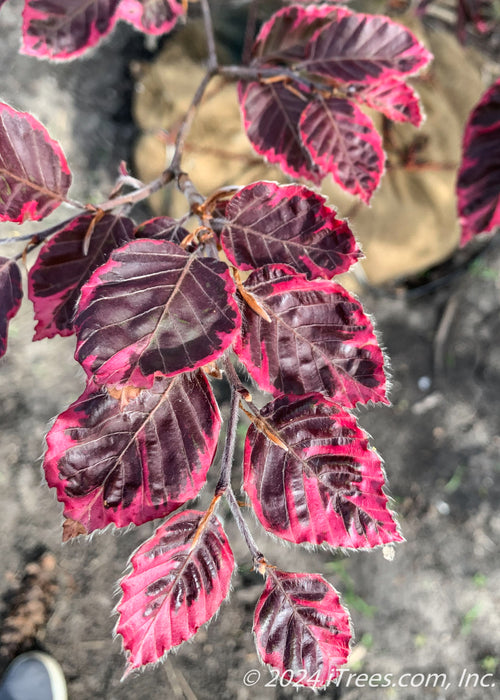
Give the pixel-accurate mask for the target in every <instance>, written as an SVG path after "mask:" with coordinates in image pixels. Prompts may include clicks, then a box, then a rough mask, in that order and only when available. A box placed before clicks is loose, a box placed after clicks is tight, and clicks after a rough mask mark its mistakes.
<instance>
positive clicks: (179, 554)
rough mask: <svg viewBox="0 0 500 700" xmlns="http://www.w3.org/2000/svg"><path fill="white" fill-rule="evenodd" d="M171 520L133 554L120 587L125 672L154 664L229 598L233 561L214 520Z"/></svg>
mask: <svg viewBox="0 0 500 700" xmlns="http://www.w3.org/2000/svg"><path fill="white" fill-rule="evenodd" d="M207 515H208V513H207V514H205V513H201V512H199V511H195V510H186V511H184V512H182V513H179V514H178V515H174V516H172V517H171V518H169V519H168V520H167V522H166V523H164V524H163V525H161V526H160V527H159V528H158V529H157V530H156V532H155V533H154V535H153V537H151V538H150V539H149V540H147V541H146V542H145V543H144V544H143V545H141V546H140V547H139V549H138V550H137V551H136V552H135V554H134V555H133V556H132V559H131V565H132V571H131V573H129V574H128V575H127V576H125V577H124V578H123V579H122V580H121V582H120V586H121V588H122V590H123V596H122V599H121V601H120V603H119V605H118V612H119V613H120V619H119V622H118V625H117V627H116V632H117V634H121V636H122V637H123V647H124V649H125V650H126V652H127V665H128V668H127V672H126V673H129V672H130V671H131V670H132V669H134V668H139V667H140V666H144V665H145V664H150V663H154V662H155V661H158V660H159V659H160V658H161V657H162V656H163V655H164V654H165V653H166V652H168V651H170V649H172V648H173V647H176V646H178V645H179V644H182V642H185V641H186V640H188V639H190V638H191V637H192V636H193V635H194V634H196V632H197V631H198V629H199V628H200V627H201V626H202V625H204V624H205V623H206V622H208V621H209V620H210V619H211V618H212V617H213V615H214V614H215V613H216V612H217V610H218V609H219V607H220V605H221V603H222V602H223V600H224V598H225V597H226V596H227V594H228V593H229V587H230V583H231V575H232V573H233V569H234V557H233V553H232V551H231V548H230V546H229V542H228V541H227V537H226V534H225V532H224V530H223V529H222V526H221V524H220V523H219V521H218V520H217V518H216V517H215V516H213V515H212V516H209V517H206V516H207Z"/></svg>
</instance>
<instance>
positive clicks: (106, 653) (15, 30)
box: [0, 0, 500, 700]
mask: <svg viewBox="0 0 500 700" xmlns="http://www.w3.org/2000/svg"><path fill="white" fill-rule="evenodd" d="M20 5H21V3H20V2H19V1H18V0H12V2H9V3H7V4H6V5H5V6H4V7H3V8H2V11H1V14H0V26H1V27H2V29H1V35H2V43H1V47H0V62H1V63H0V64H1V65H2V66H3V67H6V66H9V68H8V70H7V69H6V68H4V70H3V71H2V77H1V78H0V96H1V98H2V99H4V100H6V101H9V102H11V103H12V104H13V105H14V106H15V107H17V108H18V109H27V110H30V111H33V112H34V113H35V114H36V115H37V116H38V117H39V118H40V119H42V120H43V121H44V123H45V124H46V126H47V127H48V128H49V131H50V132H51V134H52V135H53V136H54V137H55V138H58V139H59V140H60V141H61V142H62V144H63V146H64V148H65V150H66V152H67V155H68V160H69V162H70V166H71V168H72V170H73V172H74V174H75V183H78V182H79V184H76V185H75V188H74V190H73V194H74V196H75V198H79V199H88V198H90V197H92V196H94V194H95V192H96V191H98V190H100V191H101V192H105V191H106V188H109V186H110V184H111V183H112V180H113V177H114V172H116V164H117V163H118V162H119V160H120V159H121V158H127V156H128V153H129V146H130V140H131V138H132V136H133V127H132V126H131V124H130V122H129V119H128V113H127V107H126V104H127V94H126V93H127V90H130V88H131V83H130V80H129V78H128V77H127V71H126V66H127V61H128V60H129V58H130V56H131V55H132V54H133V53H134V51H137V52H140V51H142V48H141V47H142V43H141V42H142V40H139V39H138V36H137V35H136V34H135V33H134V32H133V31H132V30H130V29H129V28H127V27H125V26H122V27H119V28H118V31H117V32H115V35H114V36H113V39H112V40H111V41H109V42H107V43H106V44H105V45H103V46H102V47H101V48H100V49H99V50H98V52H96V53H95V54H94V55H93V57H91V58H90V59H87V60H86V61H85V62H78V63H77V62H75V63H72V64H70V65H65V66H53V65H48V64H45V63H40V64H39V63H37V62H35V61H33V60H31V59H28V58H26V57H20V56H17V55H16V51H17V46H18V43H19V41H18V37H19V26H20V18H19V9H20ZM103 62H104V63H103ZM102 65H106V71H105V72H103V71H102V68H101V67H100V66H102ZM19 76H24V80H23V79H22V78H20V77H19ZM96 76H98V77H99V79H97V77H96ZM20 80H22V87H23V89H22V90H20V89H19V85H20ZM117 86H119V87H120V89H118V87H117ZM122 88H123V89H122ZM124 94H125V96H124ZM66 215H67V213H63V214H61V215H60V216H61V218H62V217H64V216H66ZM12 229H13V227H12V226H10V225H2V227H1V235H2V236H5V235H6V234H7V233H9V232H10V231H11V230H12ZM436 235H438V233H437V234H436ZM6 250H7V249H6ZM17 250H19V248H18V247H17V248H16V251H17ZM451 269H452V270H453V274H449V275H448V276H444V277H438V278H432V280H431V281H429V283H428V284H426V285H425V284H424V285H422V284H419V285H418V286H416V287H413V288H411V289H409V288H408V285H406V286H401V287H400V288H398V289H397V288H395V287H392V288H389V289H386V290H380V289H378V290H367V291H366V293H365V294H364V295H363V302H364V304H365V306H366V308H367V309H368V310H369V311H370V313H371V314H373V316H374V317H375V318H376V321H377V328H378V330H379V333H380V337H381V339H382V341H383V344H384V345H385V347H386V350H387V355H388V356H389V357H390V359H391V365H392V369H391V373H392V380H393V387H392V391H391V399H392V406H391V407H390V408H387V407H384V408H379V407H377V408H370V409H367V410H363V411H362V412H361V416H360V422H361V424H362V425H363V427H365V429H367V430H368V432H369V433H370V434H371V435H372V437H373V443H374V445H376V447H377V449H378V451H379V452H380V453H381V454H382V455H383V457H384V459H385V464H386V471H387V475H388V480H389V491H390V494H391V496H392V498H393V499H394V508H395V510H396V511H397V512H398V514H399V520H400V524H401V528H402V531H403V533H404V536H405V538H406V542H405V543H404V544H402V545H400V546H398V547H397V548H396V552H395V558H394V560H393V561H387V560H386V559H384V557H383V556H382V552H381V551H379V550H377V551H374V552H359V553H353V554H351V555H350V556H348V557H347V556H346V557H344V556H343V555H342V554H338V555H333V554H332V553H331V552H328V551H323V550H320V551H316V552H313V551H306V550H304V549H302V548H291V547H282V546H281V545H280V544H278V543H277V542H276V541H275V540H271V539H269V538H267V537H266V535H265V534H264V532H263V530H262V529H261V528H260V527H259V526H258V525H257V524H256V523H255V521H254V520H252V521H251V524H252V528H253V531H254V533H255V536H256V538H257V540H258V543H259V545H260V546H261V548H262V549H263V551H265V552H266V556H267V557H268V559H270V560H271V561H273V562H274V563H275V564H277V565H278V566H281V567H283V568H287V569H290V570H296V571H318V572H322V573H324V574H325V575H326V576H327V578H328V579H329V580H330V581H331V582H332V584H333V585H335V586H336V588H337V589H338V590H339V591H340V592H341V593H342V595H343V599H344V602H345V603H346V604H347V605H348V606H349V608H350V612H351V616H352V622H353V626H354V629H355V633H356V642H355V646H354V650H353V654H352V657H351V660H350V664H349V668H350V669H351V672H352V673H353V674H358V675H352V676H351V678H348V677H346V676H345V677H344V678H343V680H342V681H341V682H340V684H339V686H338V687H330V688H329V689H327V690H326V691H323V692H322V693H320V695H323V696H324V697H331V698H340V697H342V698H348V699H349V700H355V699H358V698H364V699H368V700H379V699H380V700H385V699H388V700H392V699H393V698H394V699H397V700H411V699H413V698H415V699H416V698H439V699H441V698H446V699H448V698H449V699H451V698H464V699H467V700H468V699H470V700H477V699H479V698H480V699H481V700H482V699H483V698H484V699H488V700H489V699H490V698H491V699H493V698H497V697H499V692H498V690H499V687H500V679H499V678H498V666H499V661H500V593H499V591H500V570H499V566H498V541H499V538H500V514H499V512H498V504H499V503H500V485H499V477H500V426H499V416H500V349H499V347H500V343H499V340H500V321H499V319H500V239H498V238H497V239H496V240H495V239H493V241H492V242H491V244H490V245H489V246H488V247H487V248H486V249H485V250H484V251H483V252H482V253H481V254H480V255H479V256H478V257H477V258H476V259H475V261H474V262H473V263H472V264H468V265H462V264H461V263H460V259H459V258H458V257H457V258H456V259H455V260H454V261H452V262H451ZM429 279H430V278H429ZM420 282H422V280H420ZM32 332H33V319H32V315H31V309H30V304H29V303H26V304H25V305H24V307H23V309H22V310H21V312H20V314H19V316H18V317H17V318H16V319H15V320H14V322H13V323H12V327H11V333H10V339H9V350H8V353H7V355H6V356H5V357H4V358H3V359H2V360H1V361H0V396H1V402H0V455H1V461H0V512H1V513H2V525H1V532H2V537H1V541H0V596H3V598H2V600H3V604H2V605H1V607H0V614H1V615H2V617H3V620H4V626H5V624H6V622H5V621H6V619H7V618H8V615H9V613H11V612H12V601H13V597H15V594H16V591H18V588H19V582H20V581H21V579H22V577H23V575H24V574H25V572H26V567H28V571H30V570H32V569H30V563H32V562H33V561H37V560H38V559H39V557H40V555H41V554H42V553H44V552H45V553H47V552H48V553H50V554H51V555H52V557H53V558H54V559H53V560H51V561H53V562H54V563H55V568H54V571H53V576H54V583H55V587H54V588H52V589H51V591H50V594H49V595H48V596H47V598H48V599H50V600H48V601H46V606H47V608H48V610H49V611H50V615H49V616H48V620H47V622H46V624H44V625H43V626H42V627H41V629H40V630H39V632H38V634H37V636H36V640H35V641H34V642H33V643H34V645H35V646H38V647H40V648H43V649H46V650H47V651H49V652H50V653H51V654H53V655H54V656H55V657H56V658H57V659H58V660H59V661H60V663H61V664H62V666H63V669H64V671H65V674H66V677H67V681H68V688H69V697H70V698H71V700H90V699H94V698H95V699H96V700H101V699H103V700H104V699H105V700H132V699H134V700H135V699H137V698H139V699H142V698H144V699H146V698H147V699H149V700H160V699H161V698H186V699H188V700H192V699H193V698H198V699H199V700H205V699H207V700H208V699H212V698H214V697H217V698H221V699H228V700H233V699H236V700H246V699H247V698H259V699H260V698H262V699H263V700H268V699H269V700H270V699H278V698H288V697H300V698H302V697H304V698H306V697H311V693H310V692H308V691H303V690H301V691H296V690H294V689H291V688H282V687H281V686H280V683H279V681H278V682H276V680H275V679H274V677H273V675H272V674H271V673H270V672H269V671H268V670H267V669H265V668H264V667H262V666H261V665H260V664H259V662H258V660H257V656H256V653H255V648H254V642H253V637H252V632H251V626H252V614H253V608H254V605H255V601H256V599H257V598H258V596H259V593H260V591H261V588H262V580H261V578H260V576H259V575H258V574H256V573H254V572H252V570H251V565H250V560H249V557H248V555H247V552H246V549H245V547H244V544H243V543H242V542H241V540H240V538H239V536H238V533H237V532H236V530H235V527H234V524H233V522H232V521H231V519H230V516H229V515H228V516H227V519H226V523H227V529H228V531H229V534H230V536H231V540H232V543H234V551H235V555H236V557H237V560H238V569H237V571H236V572H235V575H234V578H233V591H232V594H231V597H230V599H229V601H228V602H227V603H225V604H224V605H223V607H222V609H221V611H220V614H219V615H218V617H217V619H216V620H214V621H212V623H211V624H210V625H209V627H207V628H205V629H203V630H201V631H200V632H199V633H198V635H197V636H196V638H195V640H194V641H193V642H192V643H191V644H187V645H184V646H183V647H182V648H181V649H180V650H179V652H178V653H177V654H174V655H170V656H169V657H168V658H167V660H166V661H165V663H163V664H161V665H159V666H157V667H156V668H152V669H148V670H146V671H145V672H144V673H142V674H138V675H136V676H133V677H130V678H128V679H127V680H126V681H124V682H120V677H121V675H122V672H123V669H124V661H123V656H122V652H121V648H120V641H119V639H114V640H113V638H112V630H113V627H114V624H115V621H116V618H115V617H114V615H113V607H114V605H115V604H116V602H117V597H116V595H115V593H114V592H115V589H116V582H117V580H118V579H119V578H120V576H121V575H122V574H123V572H124V569H125V567H126V563H127V560H128V557H129V555H130V553H131V552H132V551H133V550H134V549H135V548H136V547H137V546H138V545H139V544H140V543H141V542H142V541H143V540H144V539H146V537H148V536H149V534H150V533H152V532H153V530H154V524H148V525H145V526H143V527H141V528H132V529H130V530H128V531H126V532H116V531H114V532H113V531H109V530H108V531H106V532H104V533H102V534H99V535H96V536H94V537H92V538H91V539H90V540H89V541H82V540H81V539H80V540H77V541H72V542H70V543H68V544H66V545H64V546H62V545H61V543H60V540H61V522H62V508H61V505H60V504H59V503H58V502H57V501H56V499H55V496H54V494H53V493H52V492H50V491H49V489H48V488H47V486H46V485H45V484H44V483H43V482H42V478H41V470H40V455H41V453H42V452H43V449H44V434H45V432H46V430H47V428H48V425H49V421H50V419H51V418H52V417H53V416H55V415H56V414H57V413H59V412H60V411H61V410H63V409H64V408H65V407H66V406H67V405H68V403H70V402H71V401H72V400H74V398H75V397H77V396H78V395H79V393H80V391H81V389H82V387H83V377H82V374H81V372H80V371H79V369H78V367H77V365H76V364H75V362H74V361H73V360H72V354H73V347H74V340H73V339H72V338H69V339H54V340H52V341H42V342H39V343H36V344H32V343H31V342H30V339H31V335H32ZM207 492H208V493H209V489H206V491H205V496H204V497H206V495H207ZM222 515H224V513H222ZM35 588H36V585H35ZM30 595H33V596H34V597H35V598H36V596H37V595H39V598H40V596H41V594H40V592H39V591H38V594H37V591H36V590H35V592H34V593H32V594H29V593H28V598H29V596H30ZM28 607H29V606H28ZM6 660H7V658H6V657H4V665H5V662H6ZM252 669H257V670H258V671H259V673H260V680H259V681H258V682H257V683H255V685H253V686H251V687H250V686H247V685H245V683H244V678H245V674H247V673H248V672H249V671H251V670H252ZM495 673H496V686H495V685H494V683H495V678H494V675H495ZM361 674H366V676H363V675H361ZM375 674H380V675H381V676H382V677H384V676H385V675H386V674H391V675H390V679H389V681H388V683H389V687H382V685H385V684H386V682H385V681H383V679H378V680H377V677H376V675H375ZM429 674H445V675H444V676H439V678H437V679H436V678H435V676H433V675H429ZM464 674H465V675H464ZM468 674H477V676H471V677H470V678H469V682H468V687H465V685H466V683H465V679H466V678H467V676H468ZM486 674H493V676H491V675H486ZM256 677H257V676H256V675H254V676H251V677H250V679H253V680H255V679H256ZM247 678H248V677H247ZM460 679H462V683H461V684H460ZM480 679H482V682H483V683H484V686H483V687H481V688H479V687H478V686H477V684H478V682H479V680H480ZM369 683H370V685H369ZM412 684H413V686H414V687H412ZM435 685H436V686H437V687H434V686H435ZM371 686H378V687H371ZM474 686H477V687H474Z"/></svg>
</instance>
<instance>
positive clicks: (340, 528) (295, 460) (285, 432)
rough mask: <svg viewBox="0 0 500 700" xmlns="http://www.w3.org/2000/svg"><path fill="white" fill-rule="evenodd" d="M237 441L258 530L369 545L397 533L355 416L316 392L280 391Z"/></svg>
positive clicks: (374, 457)
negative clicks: (292, 394)
mask: <svg viewBox="0 0 500 700" xmlns="http://www.w3.org/2000/svg"><path fill="white" fill-rule="evenodd" d="M261 418H262V420H264V421H265V422H266V425H267V426H268V428H269V430H271V431H272V433H273V434H275V435H277V436H278V437H279V439H280V441H281V442H282V443H283V445H284V446H286V448H287V451H286V452H284V450H283V447H282V446H281V445H278V444H276V443H275V442H273V441H272V440H270V439H269V437H267V436H266V435H265V434H264V433H263V432H262V431H259V430H258V429H257V428H256V427H255V426H254V425H251V426H250V428H249V429H248V434H247V438H246V443H245V461H244V466H245V480H244V485H245V491H246V492H247V493H248V495H249V497H250V502H251V504H252V506H253V508H254V510H255V512H256V514H257V517H258V518H259V520H260V522H261V523H262V525H264V527H265V528H266V530H269V532H271V533H272V534H274V535H277V536H278V537H282V538H284V539H286V540H290V541H291V542H299V543H300V542H308V543H310V544H329V545H330V546H331V547H349V548H351V547H353V548H360V547H361V548H364V547H375V546H377V545H380V544H385V543H387V542H396V541H398V540H401V539H402V538H401V536H400V535H399V533H398V531H397V527H396V525H395V522H394V519H393V517H392V515H391V513H390V511H389V510H388V509H387V497H386V496H385V495H384V493H383V492H382V487H383V485H384V474H383V471H382V464H381V461H380V458H379V457H378V455H377V453H376V452H375V451H374V450H373V449H371V448H370V446H369V444H368V439H367V436H366V435H365V433H363V431H362V430H360V429H359V428H358V426H357V425H356V420H355V418H354V417H353V416H352V415H351V414H350V413H348V412H347V411H345V410H344V409H342V408H340V407H339V406H338V405H336V404H335V403H333V402H332V401H329V400H328V399H325V398H324V397H323V396H321V395H320V394H308V395H307V396H305V397H304V398H301V399H294V400H292V399H290V398H288V397H286V396H282V397H280V398H278V399H276V400H275V401H273V402H272V403H270V404H267V406H264V408H263V409H262V410H261Z"/></svg>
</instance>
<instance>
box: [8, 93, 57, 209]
mask: <svg viewBox="0 0 500 700" xmlns="http://www.w3.org/2000/svg"><path fill="white" fill-rule="evenodd" d="M70 183H71V173H70V171H69V168H68V164H67V163H66V158H65V157H64V154H63V152H62V150H61V147H60V146H59V144H58V143H57V142H56V141H54V140H53V139H51V138H50V136H49V134H48V132H47V130H46V129H45V127H44V126H42V124H40V122H38V121H37V120H36V119H35V118H34V117H32V116H31V114H28V113H27V112H17V111H16V110H15V109H13V108H12V107H10V106H9V105H7V104H3V103H0V221H15V222H16V223H22V222H23V221H26V220H27V219H33V220H39V219H43V218H44V217H45V216H48V214H50V213H51V212H52V211H54V209H56V208H57V207H58V206H59V205H60V204H61V201H62V200H63V199H64V198H65V196H66V193H67V191H68V189H69V186H70Z"/></svg>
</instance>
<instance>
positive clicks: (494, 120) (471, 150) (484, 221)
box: [457, 80, 500, 246]
mask: <svg viewBox="0 0 500 700" xmlns="http://www.w3.org/2000/svg"><path fill="white" fill-rule="evenodd" d="M457 197H458V215H459V217H460V224H461V226H462V237H461V239H460V245H462V246H464V245H465V244H466V243H468V241H470V240H471V238H473V237H474V236H476V235H477V234H479V233H482V232H483V231H492V230H493V229H494V228H495V227H496V226H500V80H497V81H496V83H494V84H493V85H492V86H491V87H490V89H489V90H487V91H486V92H485V94H484V95H483V96H482V98H481V100H480V101H479V104H477V105H476V107H475V108H474V109H473V110H472V112H471V114H470V116H469V119H468V121H467V125H466V127H465V133H464V142H463V154H462V163H461V165H460V168H459V171H458V180H457Z"/></svg>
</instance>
